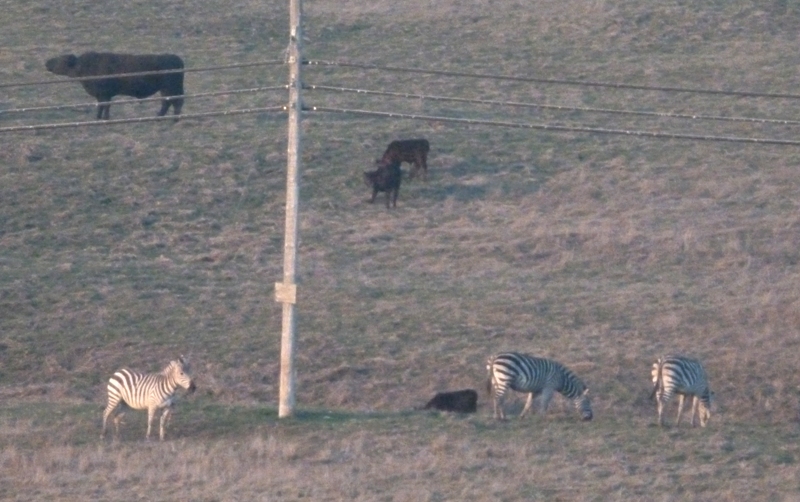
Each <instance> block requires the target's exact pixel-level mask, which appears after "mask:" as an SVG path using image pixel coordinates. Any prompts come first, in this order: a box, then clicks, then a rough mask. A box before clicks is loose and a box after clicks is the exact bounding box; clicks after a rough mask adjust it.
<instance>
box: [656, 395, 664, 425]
mask: <svg viewBox="0 0 800 502" xmlns="http://www.w3.org/2000/svg"><path fill="white" fill-rule="evenodd" d="M656 402H658V426H659V427H663V426H664V404H666V399H664V395H663V394H662V393H660V392H659V393H658V395H657V396H656Z"/></svg>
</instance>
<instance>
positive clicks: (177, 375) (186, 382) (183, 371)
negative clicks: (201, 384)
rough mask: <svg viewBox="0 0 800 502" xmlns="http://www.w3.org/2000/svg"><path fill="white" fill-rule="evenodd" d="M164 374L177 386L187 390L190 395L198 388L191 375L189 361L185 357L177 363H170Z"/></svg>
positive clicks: (181, 357) (180, 358)
mask: <svg viewBox="0 0 800 502" xmlns="http://www.w3.org/2000/svg"><path fill="white" fill-rule="evenodd" d="M164 374H165V376H167V377H168V378H169V379H170V380H172V381H173V382H175V384H176V385H179V386H181V387H183V388H184V389H187V390H188V391H189V392H190V393H191V392H194V391H195V389H196V388H197V387H196V386H195V384H194V380H193V379H192V376H191V374H190V368H189V360H188V359H186V358H185V357H183V356H180V357H179V358H178V360H177V361H170V363H169V366H167V367H166V369H165V370H164Z"/></svg>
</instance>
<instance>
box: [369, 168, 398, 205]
mask: <svg viewBox="0 0 800 502" xmlns="http://www.w3.org/2000/svg"><path fill="white" fill-rule="evenodd" d="M402 179H403V172H402V171H401V170H400V161H396V162H392V163H390V164H388V165H379V166H378V169H376V170H375V171H365V172H364V183H366V185H367V186H368V187H370V188H372V199H370V203H373V202H375V197H376V196H377V195H378V192H386V209H389V200H390V199H391V201H392V206H393V207H397V194H398V193H399V192H400V181H401V180H402Z"/></svg>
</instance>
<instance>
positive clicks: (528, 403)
mask: <svg viewBox="0 0 800 502" xmlns="http://www.w3.org/2000/svg"><path fill="white" fill-rule="evenodd" d="M535 397H536V394H535V393H533V392H529V393H528V399H527V400H525V407H524V408H522V413H520V414H519V418H522V417H524V416H525V414H526V413H528V411H529V410H530V409H531V407H532V406H533V399H534V398H535Z"/></svg>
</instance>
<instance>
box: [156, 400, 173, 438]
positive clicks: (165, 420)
mask: <svg viewBox="0 0 800 502" xmlns="http://www.w3.org/2000/svg"><path fill="white" fill-rule="evenodd" d="M170 409H171V407H169V406H166V407H164V411H162V412H161V423H160V426H159V428H158V439H159V440H161V441H164V429H165V428H166V426H167V424H168V423H169V416H170Z"/></svg>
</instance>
